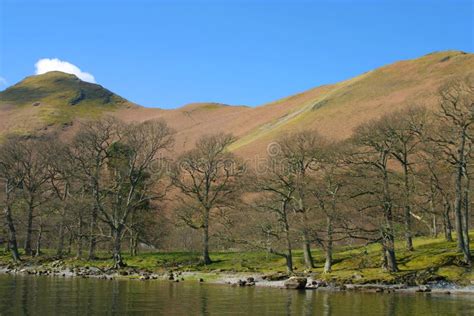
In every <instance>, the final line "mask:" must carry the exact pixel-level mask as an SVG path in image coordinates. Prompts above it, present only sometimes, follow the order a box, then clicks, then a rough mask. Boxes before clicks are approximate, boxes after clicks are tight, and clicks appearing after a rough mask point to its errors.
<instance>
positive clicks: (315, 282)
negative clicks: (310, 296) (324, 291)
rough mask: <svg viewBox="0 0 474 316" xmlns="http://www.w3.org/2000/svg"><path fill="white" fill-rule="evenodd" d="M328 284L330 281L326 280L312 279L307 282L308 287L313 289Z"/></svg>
mask: <svg viewBox="0 0 474 316" xmlns="http://www.w3.org/2000/svg"><path fill="white" fill-rule="evenodd" d="M327 286H328V283H327V282H326V281H324V280H312V281H311V282H309V283H308V284H306V288H307V289H312V290H315V289H318V288H320V287H327Z"/></svg>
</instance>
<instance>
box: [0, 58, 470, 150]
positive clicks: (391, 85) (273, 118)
mask: <svg viewBox="0 0 474 316" xmlns="http://www.w3.org/2000/svg"><path fill="white" fill-rule="evenodd" d="M470 74H474V54H470V53H464V52H460V51H444V52H437V53H431V54H428V55H425V56H422V57H420V58H417V59H413V60H406V61H400V62H397V63H394V64H391V65H388V66H384V67H381V68H378V69H376V70H373V71H370V72H367V73H365V74H362V75H360V76H358V77H355V78H352V79H349V80H346V81H342V82H339V83H336V84H331V85H325V86H321V87H317V88H314V89H311V90H308V91H305V92H302V93H299V94H297V95H293V96H290V97H287V98H284V99H281V100H278V101H275V102H271V103H268V104H265V105H261V106H258V107H255V108H250V107H245V106H229V105H224V104H218V103H194V104H189V105H186V106H183V107H181V108H178V109H173V110H162V109H156V108H144V107H140V106H136V105H134V104H131V103H130V102H128V101H126V100H123V99H122V98H120V97H118V96H116V95H114V94H112V95H113V96H114V97H113V98H111V97H110V95H109V94H108V93H111V92H110V91H108V90H105V89H104V90H105V91H107V92H108V93H105V98H104V97H103V95H104V94H103V93H102V92H101V91H100V90H97V87H100V86H94V87H93V88H94V89H93V91H94V93H89V94H90V95H91V96H92V97H95V98H96V99H97V98H98V99H97V100H93V99H91V100H87V102H86V101H82V100H81V101H82V102H84V105H81V104H80V103H78V104H75V105H71V104H70V102H71V100H75V99H74V97H76V98H81V97H82V98H83V99H84V100H85V99H86V98H85V97H84V95H85V94H84V93H82V94H81V93H80V91H79V92H77V91H76V92H75V94H74V93H73V96H69V99H67V98H66V99H67V100H69V101H68V102H69V104H67V103H66V104H59V103H60V102H58V98H53V99H54V100H51V95H49V97H48V98H49V99H48V100H43V99H38V98H40V97H43V98H46V97H45V96H43V95H38V96H36V95H33V96H32V97H30V96H31V91H28V89H26V90H25V92H24V93H25V94H28V93H30V96H25V95H23V99H26V100H27V102H26V103H25V102H23V103H22V104H20V105H17V104H16V103H18V102H16V100H15V99H14V98H12V97H10V99H11V100H6V98H5V92H6V91H8V89H7V90H5V91H3V92H0V133H6V132H11V131H18V130H20V131H22V132H24V131H25V130H26V128H25V126H24V121H25V119H28V120H29V123H28V126H30V127H31V128H35V129H40V128H43V129H44V128H45V127H46V126H48V125H49V126H50V128H52V127H54V126H56V125H60V126H62V127H61V128H63V129H65V127H64V126H68V125H69V124H70V122H73V123H74V122H75V120H77V119H79V118H82V117H91V116H93V117H97V116H98V115H103V114H104V113H109V114H112V115H115V116H117V117H119V118H121V119H123V120H125V121H144V120H149V119H155V118H163V119H165V120H166V121H167V122H168V123H169V124H170V125H171V126H172V127H173V128H174V129H175V130H176V131H177V136H176V145H175V150H176V152H178V153H179V152H182V151H183V150H186V149H189V148H191V147H192V146H193V144H194V142H195V140H196V139H197V138H198V137H200V136H201V135H204V134H211V133H215V132H227V133H232V134H234V135H235V136H236V137H237V141H236V142H235V143H234V144H233V145H232V147H231V150H233V151H234V152H236V153H238V154H239V155H242V156H243V157H246V158H253V157H255V156H256V155H265V153H266V148H267V145H268V144H269V143H270V142H271V141H272V140H273V139H275V138H276V137H278V136H279V135H282V134H284V133H287V132H291V131H297V130H302V129H314V130H318V131H319V132H321V133H322V134H323V135H325V136H327V137H329V138H333V139H344V138H346V137H348V136H350V135H351V133H352V131H353V130H354V128H355V127H357V126H358V125H360V124H361V123H363V122H366V121H368V120H370V119H374V118H377V117H380V116H381V115H383V114H385V113H389V112H391V111H394V110H396V109H401V108H404V107H408V106H412V105H422V106H426V107H428V108H432V109H434V108H435V107H436V105H437V97H436V93H437V90H438V88H439V87H440V85H442V84H443V83H445V82H447V81H448V80H450V79H452V78H453V77H456V76H468V75H470ZM46 75H48V74H45V75H40V76H35V77H41V76H46ZM56 75H57V74H56ZM67 76H70V75H67ZM30 78H32V77H30ZM30 78H27V79H25V80H24V81H26V80H31V79H30ZM24 81H22V82H21V83H19V84H17V85H16V86H18V85H21V84H22V83H23V84H24ZM49 84H51V82H49ZM53 86H54V83H53ZM14 87H15V86H14ZM100 88H101V89H103V88H102V87H100ZM9 89H11V88H9ZM63 89H64V88H63ZM71 90H72V91H74V89H72V88H71ZM20 95H21V93H20ZM107 96H109V97H107ZM37 99H38V100H37ZM63 100H64V98H63ZM48 101H49V102H50V103H55V107H53V108H54V109H56V108H58V107H59V108H60V109H61V111H62V112H61V113H60V114H58V113H56V116H55V117H54V119H51V117H50V116H49V114H50V113H46V114H44V113H43V115H42V116H38V114H37V112H38V111H39V109H38V108H41V106H42V105H39V106H38V105H36V106H33V104H34V103H36V102H40V103H45V104H47V103H48ZM60 101H61V100H60ZM105 101H108V103H107V102H105ZM94 102H96V103H97V106H96V107H93V106H91V104H94ZM99 103H100V106H99ZM83 106H84V108H85V109H86V110H78V108H81V107H83ZM97 108H98V110H97ZM68 109H74V112H71V113H72V114H71V113H69V112H68ZM92 109H94V110H92ZM55 111H57V110H55ZM71 111H72V110H71ZM53 112H54V111H53ZM89 112H91V113H93V115H90V114H89ZM20 117H21V118H22V119H23V125H22V124H20V123H21V122H16V121H15V120H16V119H17V118H20ZM58 117H59V118H58ZM5 118H7V119H5ZM6 121H8V122H9V123H8V124H6V123H5V122H6ZM18 126H22V128H18ZM66 129H67V127H66ZM30 132H31V130H30Z"/></svg>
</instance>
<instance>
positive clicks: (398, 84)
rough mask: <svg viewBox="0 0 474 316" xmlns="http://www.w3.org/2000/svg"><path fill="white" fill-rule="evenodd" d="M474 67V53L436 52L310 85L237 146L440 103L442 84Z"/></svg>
mask: <svg viewBox="0 0 474 316" xmlns="http://www.w3.org/2000/svg"><path fill="white" fill-rule="evenodd" d="M473 73H474V55H473V54H466V53H463V52H459V51H446V52H440V53H432V54H429V55H426V56H423V57H421V58H418V59H414V60H407V61H401V62H397V63H394V64H391V65H388V66H385V67H381V68H378V69H376V70H373V71H370V72H368V73H365V74H363V75H360V76H358V77H355V78H353V79H350V80H347V81H343V82H340V83H337V84H334V85H330V86H326V87H323V88H325V89H324V91H321V92H322V93H316V91H315V90H314V89H313V90H310V91H307V92H304V93H302V94H300V95H298V96H297V97H298V98H300V99H304V100H301V102H292V98H287V99H284V100H281V101H278V102H276V103H273V104H269V105H265V106H263V108H268V107H270V108H271V107H272V106H274V105H276V104H278V105H279V106H281V105H282V104H285V105H287V106H288V107H289V108H290V107H291V108H292V110H291V111H290V112H289V113H288V114H287V115H285V116H282V117H279V118H278V119H276V120H272V121H270V122H269V123H267V124H265V125H263V126H259V127H257V128H256V129H254V130H252V131H251V132H250V133H248V134H247V135H245V136H243V137H241V138H240V139H239V141H238V142H236V143H235V144H234V145H233V150H235V151H237V152H239V153H241V154H243V155H244V156H251V155H254V154H262V153H264V149H265V148H266V145H267V144H268V143H269V142H270V141H271V140H272V139H274V138H275V137H277V136H278V135H281V134H283V133H285V132H288V131H294V130H301V129H315V130H318V131H320V132H321V133H322V134H324V135H326V136H327V137H330V138H333V139H343V138H346V137H348V136H350V135H351V133H352V132H353V130H354V128H355V127H357V126H358V125H360V124H361V123H364V122H366V121H368V120H370V119H373V118H377V117H380V116H381V115H383V114H385V113H389V112H391V111H394V110H396V109H401V108H405V107H408V106H412V105H422V106H426V107H428V108H432V109H434V108H435V107H436V105H437V96H436V93H437V90H438V89H439V87H440V85H442V84H443V83H445V82H447V81H448V80H450V79H451V78H452V77H453V76H467V75H468V74H473Z"/></svg>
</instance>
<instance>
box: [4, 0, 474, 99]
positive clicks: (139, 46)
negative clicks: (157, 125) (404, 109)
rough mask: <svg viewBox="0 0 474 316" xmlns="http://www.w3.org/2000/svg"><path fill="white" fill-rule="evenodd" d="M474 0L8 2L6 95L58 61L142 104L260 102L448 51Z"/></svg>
mask: <svg viewBox="0 0 474 316" xmlns="http://www.w3.org/2000/svg"><path fill="white" fill-rule="evenodd" d="M473 32H474V1H472V0H471V1H456V0H446V1H434V0H433V1H422V0H419V1H416V0H411V1H383V0H382V1H381V0H379V1H368V0H367V1H342V0H333V1H329V0H327V1H298V0H293V1H290V0H287V1H278V0H277V1H265V0H253V1H252V0H240V1H237V0H236V1H232V0H227V1H205V0H195V1H191V0H188V1H181V0H175V1H159V0H156V1H151V0H149V1H148V0H134V1H132V0H129V1H125V0H115V1H111V0H110V1H108V0H102V1H100V0H95V1H92V0H90V1H88V0H84V1H74V0H68V1H58V0H50V1H44V0H35V1H22V0H0V77H1V78H3V79H4V81H6V83H5V82H2V79H0V89H4V88H5V87H6V86H7V85H11V84H14V83H15V82H17V81H19V80H21V79H22V78H24V77H25V76H28V75H32V74H34V73H35V63H36V62H37V61H38V60H40V59H42V58H58V59H60V60H62V61H67V62H69V63H72V64H74V65H76V66H77V67H79V68H80V69H81V70H82V71H84V72H88V73H90V74H92V75H93V76H94V78H95V80H96V81H97V83H99V84H101V85H103V86H105V87H107V88H108V89H111V90H112V91H114V92H116V93H118V94H120V95H121V96H123V97H125V98H127V99H129V100H131V101H133V102H136V103H138V104H141V105H144V106H150V107H162V108H174V107H178V106H181V105H183V104H186V103H190V102H204V101H215V102H222V103H227V104H234V105H237V104H243V105H250V106H255V105H260V104H263V103H266V102H270V101H273V100H276V99H278V98H281V97H285V96H288V95H291V94H294V93H297V92H301V91H304V90H306V89H309V88H312V87H315V86H318V85H321V84H326V83H333V82H337V81H340V80H343V79H346V78H350V77H353V76H356V75H358V74H360V73H363V72H365V71H368V70H371V69H373V68H376V67H379V66H382V65H385V64H388V63H392V62H394V61H397V60H401V59H409V58H415V57H418V56H421V55H424V54H426V53H429V52H432V51H438V50H446V49H456V50H463V51H467V52H473V46H474V44H473V42H474V38H473V36H474V35H473Z"/></svg>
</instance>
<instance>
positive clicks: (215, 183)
mask: <svg viewBox="0 0 474 316" xmlns="http://www.w3.org/2000/svg"><path fill="white" fill-rule="evenodd" d="M233 141H234V137H233V136H231V135H228V134H216V135H210V136H204V137H202V138H200V139H199V140H198V141H197V143H196V146H195V148H194V149H191V150H190V151H187V152H185V153H184V154H183V155H181V156H180V157H179V158H178V160H177V163H176V165H175V167H174V169H173V171H172V172H171V179H172V183H173V185H174V186H175V187H176V188H178V189H179V194H178V196H177V199H178V201H179V206H178V208H177V215H178V217H179V218H180V220H181V221H183V222H184V223H185V224H186V225H188V226H189V227H191V228H193V229H198V230H201V232H202V247H203V249H202V257H203V258H202V259H203V262H204V264H210V263H211V262H212V261H211V258H210V256H209V227H210V221H211V219H212V217H213V216H216V215H219V214H221V213H223V212H225V211H226V210H228V209H229V208H232V206H233V200H235V199H238V198H239V196H240V194H239V192H240V179H241V177H242V176H243V174H244V171H245V168H244V165H243V163H242V162H241V161H240V160H239V159H238V158H237V157H236V156H235V155H234V154H232V153H230V152H228V151H227V147H228V146H229V145H230V144H231V143H232V142H233Z"/></svg>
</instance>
